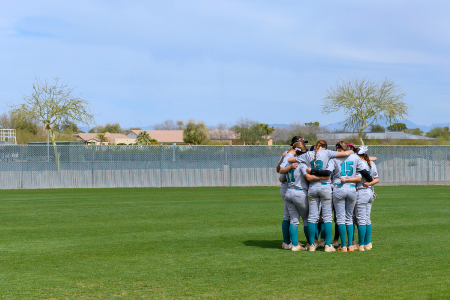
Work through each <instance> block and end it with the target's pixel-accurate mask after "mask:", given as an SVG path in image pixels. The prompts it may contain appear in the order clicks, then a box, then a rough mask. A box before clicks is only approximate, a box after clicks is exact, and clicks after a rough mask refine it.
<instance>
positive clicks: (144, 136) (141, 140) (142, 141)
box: [136, 130, 154, 145]
mask: <svg viewBox="0 0 450 300" xmlns="http://www.w3.org/2000/svg"><path fill="white" fill-rule="evenodd" d="M153 141H154V140H152V138H151V137H150V135H149V134H148V133H147V131H145V130H143V131H141V132H139V134H138V136H137V138H136V144H138V145H148V144H151V143H152V142H153Z"/></svg>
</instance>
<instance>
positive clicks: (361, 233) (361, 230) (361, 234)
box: [358, 225, 366, 246]
mask: <svg viewBox="0 0 450 300" xmlns="http://www.w3.org/2000/svg"><path fill="white" fill-rule="evenodd" d="M365 239H366V225H359V226H358V245H359V246H361V245H364V240H365Z"/></svg>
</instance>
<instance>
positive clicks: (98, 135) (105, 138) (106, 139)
mask: <svg viewBox="0 0 450 300" xmlns="http://www.w3.org/2000/svg"><path fill="white" fill-rule="evenodd" d="M105 134H106V133H105V132H103V133H102V132H99V133H97V137H98V139H99V140H100V146H101V145H102V143H103V142H107V141H109V139H108V138H107V137H106V136H105Z"/></svg>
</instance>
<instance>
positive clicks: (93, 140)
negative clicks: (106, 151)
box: [76, 132, 136, 145]
mask: <svg viewBox="0 0 450 300" xmlns="http://www.w3.org/2000/svg"><path fill="white" fill-rule="evenodd" d="M76 136H77V139H78V140H79V141H82V142H83V143H84V144H85V145H100V139H99V138H98V135H97V133H78V134H77V135H76ZM105 137H106V138H107V139H108V140H107V141H106V142H103V143H102V145H111V144H116V145H118V144H125V145H134V143H136V139H130V138H128V136H126V135H125V134H121V133H109V132H107V133H105Z"/></svg>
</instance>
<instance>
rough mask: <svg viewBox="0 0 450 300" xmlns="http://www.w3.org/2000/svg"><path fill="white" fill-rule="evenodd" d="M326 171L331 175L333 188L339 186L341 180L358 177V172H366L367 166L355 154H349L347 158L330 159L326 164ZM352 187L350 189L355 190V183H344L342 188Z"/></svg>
mask: <svg viewBox="0 0 450 300" xmlns="http://www.w3.org/2000/svg"><path fill="white" fill-rule="evenodd" d="M327 170H328V171H331V174H332V175H333V186H335V187H336V186H337V185H338V184H339V185H340V184H341V178H352V177H356V176H359V177H361V174H359V171H361V170H367V171H369V168H368V167H367V164H364V163H363V161H362V160H361V159H360V158H359V156H358V155H356V154H351V155H349V156H347V157H336V158H333V159H331V160H330V161H329V162H328V166H327ZM351 185H352V187H351V188H352V189H355V185H356V183H354V182H352V183H346V184H345V185H344V186H348V187H350V186H351Z"/></svg>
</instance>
